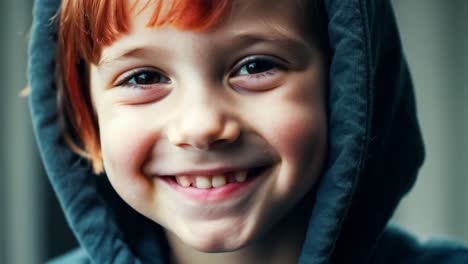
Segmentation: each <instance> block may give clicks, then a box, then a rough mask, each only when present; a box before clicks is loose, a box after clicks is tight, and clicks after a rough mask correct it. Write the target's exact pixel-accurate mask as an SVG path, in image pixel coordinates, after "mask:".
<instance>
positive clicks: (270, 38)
mask: <svg viewBox="0 0 468 264" xmlns="http://www.w3.org/2000/svg"><path fill="white" fill-rule="evenodd" d="M225 42H226V43H229V44H228V45H226V46H225V47H230V48H233V47H246V46H250V45H253V44H258V43H274V44H275V45H279V46H281V47H284V48H287V49H290V50H292V51H295V52H299V51H300V50H301V49H303V48H304V47H305V46H307V44H306V42H305V41H304V40H302V39H300V38H296V37H294V36H288V35H286V34H283V33H281V32H278V31H274V32H271V31H269V32H255V33H252V32H248V33H244V32H241V33H237V34H234V36H230V37H229V39H227V40H226V41H225ZM158 50H159V51H158ZM155 52H162V53H161V54H164V53H165V52H164V50H161V49H159V48H156V47H151V48H148V47H147V46H145V45H144V44H142V45H137V46H131V47H128V48H117V49H116V55H112V56H103V57H102V58H101V59H100V60H99V62H98V63H97V68H98V69H103V68H107V67H108V66H110V65H112V64H114V63H118V62H120V61H125V60H126V59H130V58H145V57H148V56H149V55H150V54H154V53H155Z"/></svg>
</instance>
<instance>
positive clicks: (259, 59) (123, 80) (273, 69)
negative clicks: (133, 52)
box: [115, 56, 286, 89]
mask: <svg viewBox="0 0 468 264" xmlns="http://www.w3.org/2000/svg"><path fill="white" fill-rule="evenodd" d="M279 60H280V59H273V58H270V57H266V56H251V57H247V58H245V59H243V60H241V61H240V62H239V63H238V65H239V66H237V67H235V68H234V71H233V72H232V74H231V75H230V77H241V76H244V77H247V78H249V79H255V80H258V79H262V78H267V77H268V76H272V75H274V74H275V73H277V71H284V70H286V67H285V66H284V65H283V63H281V62H279ZM253 63H262V64H268V67H270V68H269V69H268V70H264V71H260V72H258V73H248V72H247V74H240V72H241V71H248V69H247V70H243V69H244V68H245V67H248V66H249V65H251V64H253ZM261 66H265V65H261ZM145 73H149V74H152V75H157V76H158V78H159V79H162V80H164V81H158V82H155V83H148V84H138V83H131V80H132V79H134V78H137V77H138V76H139V75H142V74H145ZM153 77H154V76H153ZM170 83H172V81H171V80H170V79H169V78H168V77H166V75H164V74H162V73H160V72H159V71H157V70H154V69H153V68H149V67H148V68H137V69H132V70H130V71H128V72H126V73H124V74H123V75H122V76H120V77H119V78H118V79H117V80H116V85H115V86H117V87H124V88H140V89H147V88H151V86H154V85H162V84H170Z"/></svg>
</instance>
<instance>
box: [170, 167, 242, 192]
mask: <svg viewBox="0 0 468 264" xmlns="http://www.w3.org/2000/svg"><path fill="white" fill-rule="evenodd" d="M175 178H176V181H177V183H178V184H179V185H180V186H182V187H190V186H191V185H192V187H196V188H199V189H209V188H216V187H221V186H223V185H225V184H227V183H228V182H234V181H236V182H244V181H245V180H246V179H247V171H239V172H236V173H234V174H233V176H226V175H213V176H202V175H200V176H187V175H176V176H175Z"/></svg>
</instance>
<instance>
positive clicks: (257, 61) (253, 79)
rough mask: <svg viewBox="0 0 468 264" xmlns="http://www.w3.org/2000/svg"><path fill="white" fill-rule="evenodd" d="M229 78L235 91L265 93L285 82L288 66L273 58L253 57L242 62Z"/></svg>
mask: <svg viewBox="0 0 468 264" xmlns="http://www.w3.org/2000/svg"><path fill="white" fill-rule="evenodd" d="M238 65H239V66H237V67H235V68H234V69H235V71H234V72H233V73H232V74H231V76H230V78H229V83H230V84H231V86H232V87H233V88H234V89H235V90H250V91H265V90H269V89H273V88H275V87H278V86H279V85H281V84H282V83H283V81H284V80H285V76H286V73H287V66H286V65H287V64H286V62H284V61H283V60H281V59H279V58H276V57H272V56H251V57H247V58H246V59H243V60H241V61H240V62H239V63H238Z"/></svg>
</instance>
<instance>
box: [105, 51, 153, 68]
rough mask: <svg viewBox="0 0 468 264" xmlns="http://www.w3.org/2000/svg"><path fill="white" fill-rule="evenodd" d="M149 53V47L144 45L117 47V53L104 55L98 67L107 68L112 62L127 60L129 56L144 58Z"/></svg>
mask: <svg viewBox="0 0 468 264" xmlns="http://www.w3.org/2000/svg"><path fill="white" fill-rule="evenodd" d="M146 55H148V49H147V48H146V47H144V46H136V47H134V46H132V47H129V48H120V49H117V54H116V55H113V56H103V57H102V58H101V59H100V60H99V62H98V63H97V67H98V68H106V67H107V66H109V65H110V64H113V63H115V62H118V61H121V60H125V59H127V58H139V57H141V58H143V57H145V56H146Z"/></svg>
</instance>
